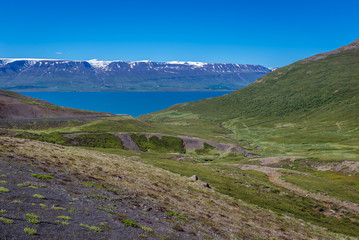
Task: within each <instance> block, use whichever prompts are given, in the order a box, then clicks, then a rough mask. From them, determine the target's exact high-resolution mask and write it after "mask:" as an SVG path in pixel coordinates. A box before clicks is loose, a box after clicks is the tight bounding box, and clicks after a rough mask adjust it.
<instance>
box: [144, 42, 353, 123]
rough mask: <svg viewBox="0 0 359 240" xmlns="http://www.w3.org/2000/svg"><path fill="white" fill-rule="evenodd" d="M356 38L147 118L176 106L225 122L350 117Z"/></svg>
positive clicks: (173, 109) (185, 110) (340, 118)
mask: <svg viewBox="0 0 359 240" xmlns="http://www.w3.org/2000/svg"><path fill="white" fill-rule="evenodd" d="M358 109H359V40H356V41H355V42H353V43H351V44H349V45H348V46H345V47H342V48H339V49H337V50H335V51H333V52H329V53H323V54H319V55H316V56H313V57H310V58H307V59H304V60H301V61H298V62H295V63H293V64H291V65H289V66H286V67H283V68H279V69H277V70H275V71H274V72H271V73H269V74H267V75H266V76H263V77H262V78H260V79H258V80H257V81H256V82H255V83H253V84H251V85H249V86H248V87H245V88H243V89H240V90H238V91H236V92H233V93H231V94H228V95H225V96H221V97H216V98H211V99H204V100H200V101H196V102H191V103H185V104H179V105H175V106H173V107H171V108H169V109H167V110H164V111H162V112H159V113H154V114H149V115H148V116H146V117H147V118H151V116H156V115H158V114H163V113H164V112H169V111H176V112H177V113H178V112H183V113H185V112H187V113H188V112H190V113H195V114H199V116H200V118H204V119H210V120H218V121H225V120H229V119H233V118H238V117H240V118H246V119H250V118H254V119H260V120H264V119H266V120H273V119H282V118H283V117H292V116H295V117H296V118H297V119H296V121H298V120H299V119H300V120H306V119H307V118H311V119H318V120H325V121H335V122H337V121H347V122H355V121H356V120H358V117H359V111H358Z"/></svg>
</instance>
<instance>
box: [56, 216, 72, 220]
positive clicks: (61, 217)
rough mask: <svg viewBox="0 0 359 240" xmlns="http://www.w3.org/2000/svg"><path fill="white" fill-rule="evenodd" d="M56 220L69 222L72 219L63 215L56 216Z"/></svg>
mask: <svg viewBox="0 0 359 240" xmlns="http://www.w3.org/2000/svg"><path fill="white" fill-rule="evenodd" d="M57 218H58V219H63V220H67V221H70V220H71V219H72V218H71V217H69V216H64V215H61V216H58V217H57Z"/></svg>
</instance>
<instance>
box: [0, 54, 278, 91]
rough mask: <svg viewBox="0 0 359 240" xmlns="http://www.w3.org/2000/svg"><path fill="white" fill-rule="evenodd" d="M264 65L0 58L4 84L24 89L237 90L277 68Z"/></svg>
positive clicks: (7, 86)
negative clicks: (272, 68)
mask: <svg viewBox="0 0 359 240" xmlns="http://www.w3.org/2000/svg"><path fill="white" fill-rule="evenodd" d="M271 71H272V70H271V69H268V68H265V67H263V66H259V65H247V64H227V63H201V62H166V63H161V62H152V61H136V62H124V61H98V60H89V61H71V60H50V59H0V88H3V89H8V90H22V91H39V90H40V91H44V90H45V91H64V90H65V91H74V90H75V91H79V90H80V91H89V90H90V91H91V90H92V91H109V90H126V91H132V90H134V91H136V90H137V91H138V90H144V91H147V90H152V91H165V90H172V91H173V90H177V91H183V90H236V89H238V88H240V87H244V86H247V85H248V84H250V83H252V82H254V81H255V80H256V79H257V78H259V77H261V76H263V75H265V74H267V73H269V72H271Z"/></svg>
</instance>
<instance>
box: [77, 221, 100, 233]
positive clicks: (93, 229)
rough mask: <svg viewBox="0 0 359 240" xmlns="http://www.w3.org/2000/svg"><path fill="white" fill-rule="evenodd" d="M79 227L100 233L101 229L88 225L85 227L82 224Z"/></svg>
mask: <svg viewBox="0 0 359 240" xmlns="http://www.w3.org/2000/svg"><path fill="white" fill-rule="evenodd" d="M80 227H84V228H87V229H90V230H91V231H95V232H102V229H101V228H100V227H96V226H89V225H86V224H83V223H81V224H80Z"/></svg>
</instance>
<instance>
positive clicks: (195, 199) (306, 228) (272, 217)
mask: <svg viewBox="0 0 359 240" xmlns="http://www.w3.org/2000/svg"><path fill="white" fill-rule="evenodd" d="M0 153H1V154H4V155H7V156H20V157H22V158H23V159H26V160H27V161H29V162H31V163H32V164H35V165H39V166H40V167H42V168H57V169H62V170H66V171H69V172H70V173H72V174H77V175H84V176H91V177H92V178H95V179H98V181H100V182H101V183H103V184H105V185H106V184H108V185H112V186H116V187H118V188H121V189H124V190H127V191H128V192H129V194H136V195H137V196H139V197H142V198H145V199H148V200H150V201H152V202H155V203H156V204H158V205H160V206H162V207H163V208H165V209H167V210H171V211H176V212H179V213H180V214H182V215H183V216H185V217H187V218H188V219H189V222H188V223H186V226H187V227H188V229H192V230H193V231H194V232H196V233H197V234H198V237H204V236H205V235H207V236H211V237H216V238H220V239H230V238H232V239H233V238H236V237H238V238H239V239H241V238H243V237H249V238H259V237H262V238H266V239H267V238H270V237H275V238H276V239H333V238H340V236H339V235H336V234H333V233H330V232H327V231H326V230H324V229H322V228H319V227H316V226H313V225H311V224H309V223H305V224H303V222H301V221H298V220H296V219H294V218H291V217H288V216H279V215H277V214H275V213H273V212H270V211H267V210H264V209H258V208H257V207H255V206H252V205H249V204H246V203H244V202H242V201H239V200H235V199H232V198H230V197H228V196H226V195H223V194H220V193H218V192H216V191H215V190H213V189H208V188H204V187H202V186H200V185H199V184H197V183H196V182H193V181H191V180H190V179H188V178H186V177H183V176H180V175H178V174H174V173H171V172H169V171H166V170H163V169H160V168H156V167H153V166H150V165H146V164H144V163H141V162H138V161H136V160H135V158H131V157H121V156H118V155H111V154H104V153H99V152H96V151H89V150H84V149H79V148H75V147H63V146H59V145H55V144H49V143H43V142H37V141H32V140H26V139H15V138H7V137H6V138H4V137H1V138H0ZM54 155H55V156H56V158H54V157H53V156H54Z"/></svg>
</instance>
